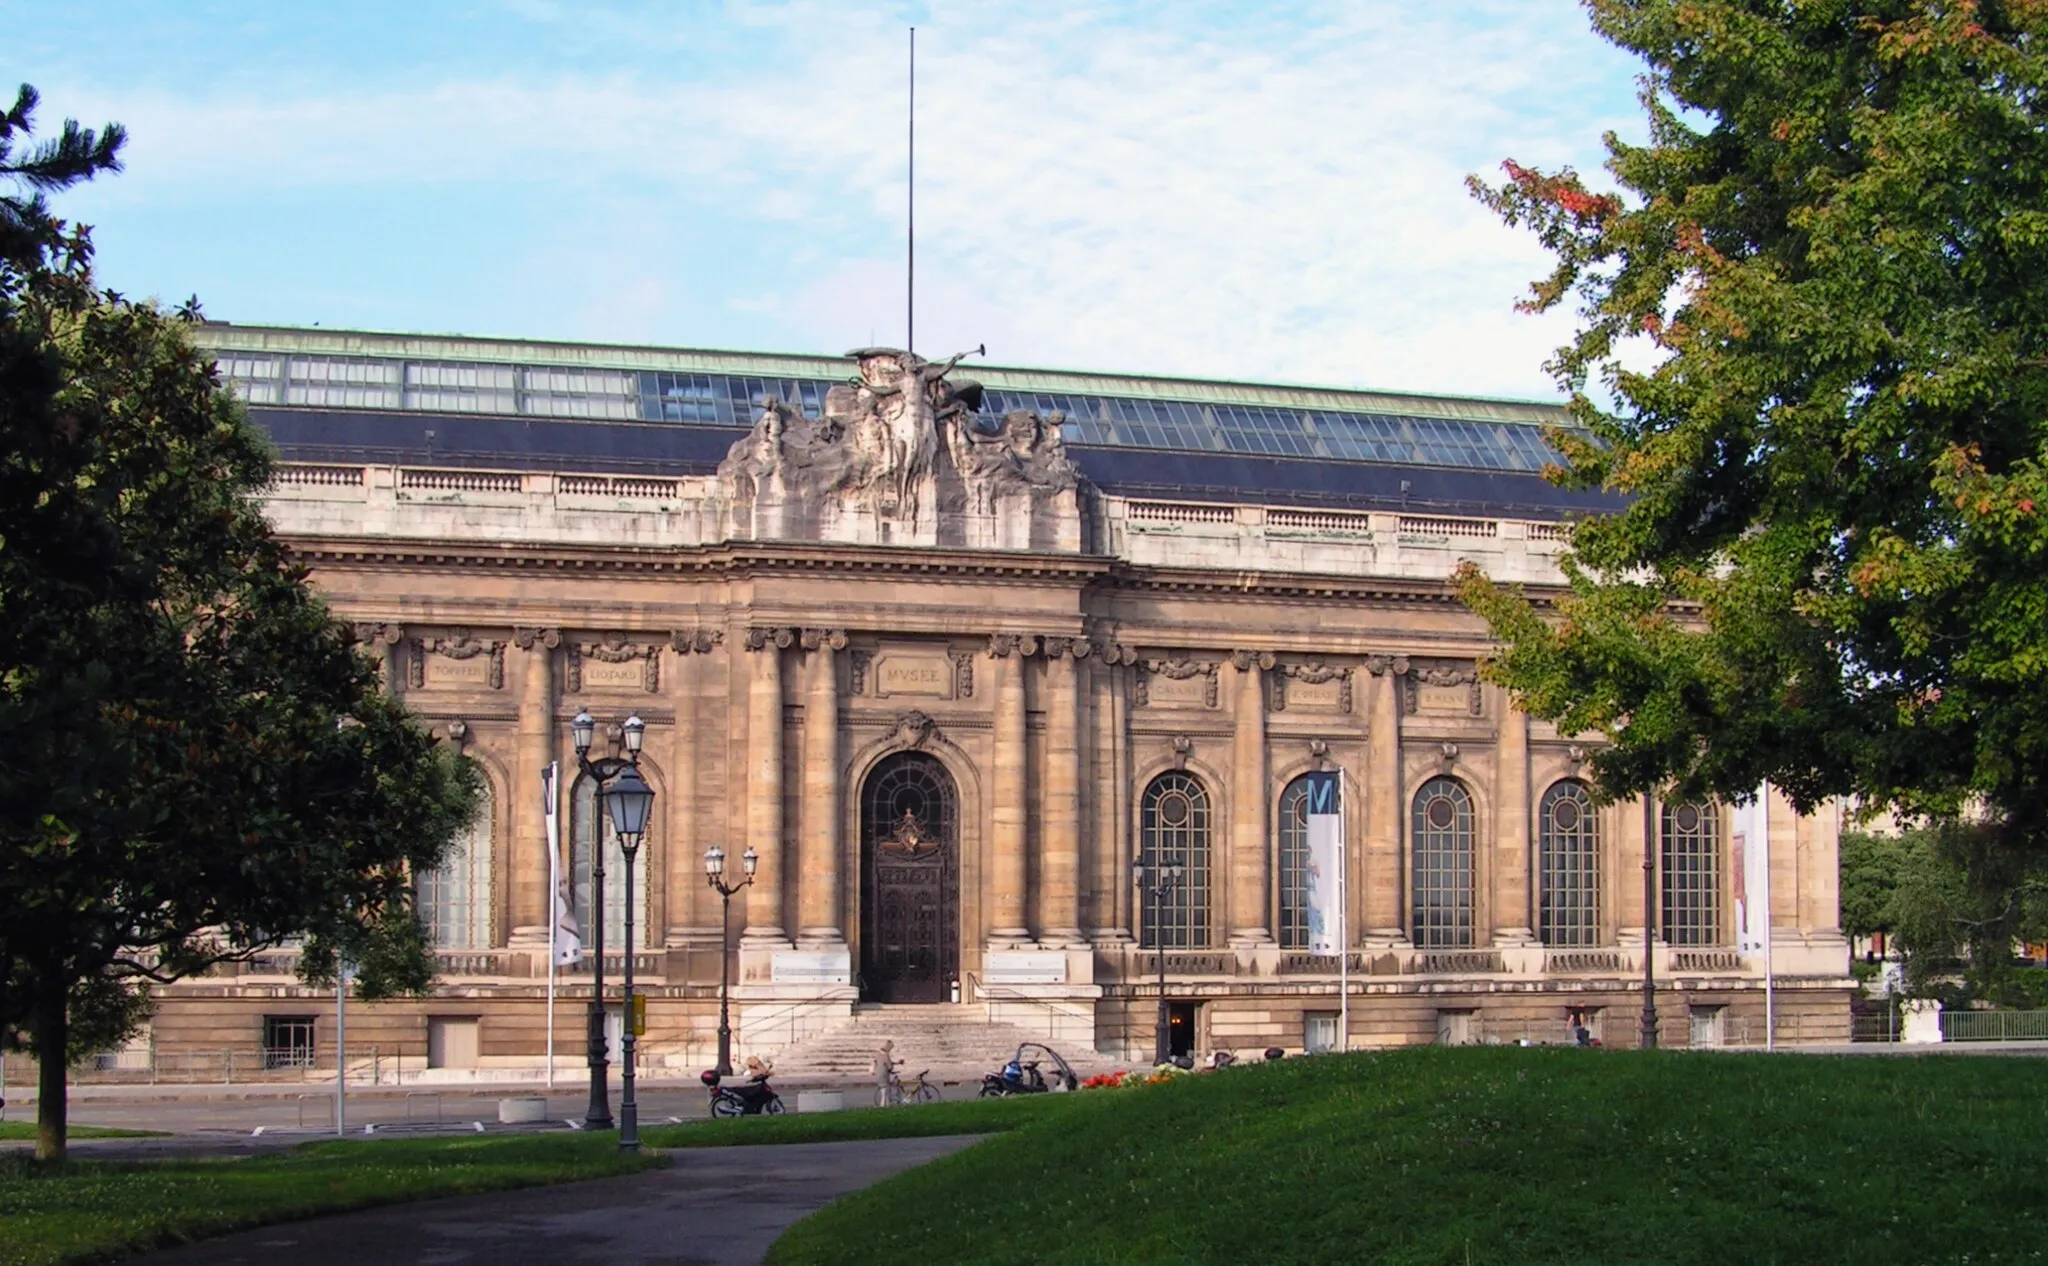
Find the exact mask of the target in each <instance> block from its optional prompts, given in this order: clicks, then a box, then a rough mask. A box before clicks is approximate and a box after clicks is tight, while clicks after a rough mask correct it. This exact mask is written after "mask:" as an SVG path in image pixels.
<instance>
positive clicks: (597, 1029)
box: [569, 711, 654, 1152]
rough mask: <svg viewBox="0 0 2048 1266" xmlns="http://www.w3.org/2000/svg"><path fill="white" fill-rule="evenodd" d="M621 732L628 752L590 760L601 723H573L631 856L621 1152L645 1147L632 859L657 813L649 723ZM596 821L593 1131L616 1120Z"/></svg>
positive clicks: (586, 717) (587, 1120) (581, 752)
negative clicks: (643, 755) (637, 1071)
mask: <svg viewBox="0 0 2048 1266" xmlns="http://www.w3.org/2000/svg"><path fill="white" fill-rule="evenodd" d="M619 729H620V732H621V734H622V735H623V736H624V738H625V746H626V754H625V756H624V757H617V756H601V757H599V758H597V759H596V760H592V759H591V758H590V741H591V739H592V738H593V737H594V736H595V735H596V733H597V722H596V721H595V720H594V719H592V717H591V715H590V713H589V712H588V711H580V712H578V713H577V714H576V719H575V720H573V721H571V722H570V723H569V733H570V736H571V737H572V738H573V739H574V740H575V743H576V763H577V764H578V765H580V766H582V768H583V773H584V775H585V776H586V777H588V778H589V779H590V780H591V781H592V782H594V783H596V784H597V787H598V798H599V799H600V800H602V801H603V802H604V813H605V816H606V817H608V818H609V819H610V820H611V824H612V832H613V833H614V834H615V835H617V836H618V837H619V851H620V852H621V853H623V854H624V855H625V859H626V894H625V895H626V944H625V951H626V953H625V959H626V1007H625V1012H624V1014H623V1015H622V1017H621V1020H622V1023H621V1024H620V1026H619V1029H620V1033H619V1060H620V1068H619V1083H620V1092H619V1149H620V1150H621V1151H628V1152H631V1151H638V1150H639V1148H640V1106H639V1102H638V1101H637V1100H636V1099H635V1098H634V1097H633V1046H634V1033H633V1020H634V1016H633V859H634V857H635V856H637V855H638V854H639V852H640V841H641V840H643V839H645V838H646V835H647V819H648V817H649V816H650V815H651V814H652V813H653V811H654V788H652V787H650V786H648V785H647V783H646V780H644V779H642V778H641V777H640V768H639V766H640V748H641V745H642V744H643V743H645V742H646V739H647V725H646V723H645V722H643V721H642V720H641V719H640V718H639V717H638V716H629V717H627V718H626V722H625V724H624V725H622V726H620V727H619ZM591 826H592V827H593V835H594V837H595V838H593V839H592V840H591V848H590V906H591V913H590V922H591V925H592V926H591V931H592V940H591V948H592V953H591V963H592V971H593V973H594V976H595V980H594V983H593V987H592V989H591V994H590V1015H589V1053H590V1108H589V1110H588V1111H587V1112H585V1113H584V1116H583V1123H584V1124H585V1125H587V1126H589V1127H590V1128H592V1129H599V1130H608V1129H610V1128H611V1125H612V1107H611V1095H610V1093H609V1091H608V1090H607V1088H606V1086H605V1066H606V1063H607V1061H606V1059H605V1047H606V1042H605V1033H604V1028H605V1025H604V831H603V829H602V827H601V825H600V824H599V823H595V822H593V823H592V824H591Z"/></svg>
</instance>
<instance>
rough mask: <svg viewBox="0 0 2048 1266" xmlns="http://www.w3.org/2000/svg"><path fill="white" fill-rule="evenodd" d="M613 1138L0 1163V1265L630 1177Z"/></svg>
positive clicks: (646, 1162)
mask: <svg viewBox="0 0 2048 1266" xmlns="http://www.w3.org/2000/svg"><path fill="white" fill-rule="evenodd" d="M663 1163H665V1162H664V1160H663V1159H662V1158H661V1157H659V1156H658V1155H656V1156H649V1157H645V1158H642V1159H632V1158H625V1157H622V1156H620V1154H619V1150H618V1143H617V1140H615V1139H614V1138H613V1137H612V1136H610V1135H598V1136H591V1137H577V1136H573V1135H568V1136H565V1135H541V1136H531V1135H529V1136H522V1137H514V1138H505V1137H498V1138H455V1139H402V1140H398V1139H394V1140H384V1141H376V1142H368V1141H366V1142H361V1143H356V1142H328V1143H309V1144H306V1145H304V1146H302V1147H296V1148H293V1149H292V1150H291V1151H289V1152H284V1153H281V1154H278V1155H274V1156H261V1157H256V1158H253V1159H242V1160H224V1161H155V1162H148V1163H136V1164H119V1163H108V1162H97V1161H74V1162H72V1163H71V1164H69V1165H66V1166H63V1167H61V1168H46V1167H40V1166H36V1165H34V1164H33V1163H30V1162H28V1161H26V1160H25V1159H24V1158H21V1157H14V1158H0V1266H30V1264H34V1266H42V1264H44V1263H56V1262H67V1261H80V1260H98V1259H101V1258H104V1257H107V1256H111V1255H114V1254H116V1253H120V1252H133V1251H137V1250H140V1249H145V1248H150V1247H154V1246H158V1245H163V1244H171V1243H177V1242H180V1241H185V1240H194V1239H200V1238H203V1237H205V1236H209V1235H218V1234H221V1233H222V1232H225V1231H231V1230H235V1229H237V1228H241V1227H249V1226H259V1225H262V1224H264V1223H268V1222H281V1221H284V1220H286V1219H290V1218H303V1217H310V1216H312V1215H314V1214H318V1213H333V1212H337V1211H339V1210H343V1209H360V1208H366V1207H368V1206H371V1205H378V1204H392V1203H395V1202H398V1201H403V1200H426V1199H431V1198H433V1197H435V1196H455V1195H468V1194H470V1193H473V1192H480V1191H496V1190H501V1189H504V1188H508V1187H531V1186H537V1185H540V1184H543V1183H557V1182H570V1181H573V1180H576V1179H581V1178H599V1177H603V1176H606V1175H610V1174H622V1173H630V1172H633V1171H634V1170H637V1169H643V1168H647V1167H649V1166H652V1165H659V1164H663Z"/></svg>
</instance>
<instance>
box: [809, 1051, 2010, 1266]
mask: <svg viewBox="0 0 2048 1266" xmlns="http://www.w3.org/2000/svg"><path fill="white" fill-rule="evenodd" d="M1061 1098H1063V1099H1065V1098H1067V1097H1066V1096H1062V1097H1061ZM924 1110H925V1109H914V1111H924ZM847 1115H849V1116H852V1115H855V1114H847ZM2044 1256H2048V1063H2044V1062H2043V1061H2040V1060H2035V1059H1959V1058H1919V1059H1906V1058H1891V1059H1879V1058H1853V1057H1837V1058H1826V1057H1814V1056H1764V1055H1737V1054H1711V1053H1704V1052H1702V1053H1678V1052H1672V1053H1663V1054H1657V1053H1650V1054H1639V1053H1635V1052H1624V1051H1598V1050H1592V1051H1587V1050H1557V1049H1521V1048H1476V1049H1443V1048H1423V1049H1417V1050H1408V1051H1398V1052H1389V1053H1384V1054H1361V1055H1351V1056H1325V1057H1320V1058H1316V1059H1303V1060H1288V1061H1286V1062H1284V1063H1281V1064H1277V1065H1267V1066H1255V1067H1246V1068H1238V1069H1231V1070H1228V1071H1225V1072H1221V1073H1215V1074H1209V1075H1204V1076H1197V1077H1188V1078H1183V1079H1180V1080H1178V1081H1175V1082H1174V1083H1172V1084H1169V1085H1164V1086H1149V1087H1144V1088H1141V1089H1135V1090H1113V1091H1090V1092H1084V1093H1083V1094H1080V1095H1076V1096H1072V1097H1071V1101H1070V1102H1068V1103H1064V1104H1060V1105H1059V1106H1057V1107H1055V1108H1054V1109H1053V1110H1052V1111H1049V1112H1045V1113H1044V1114H1043V1115H1042V1116H1040V1117H1039V1118H1037V1119H1032V1120H1026V1121H1022V1122H1018V1123H1016V1128H1014V1129H1012V1130H1010V1131H1009V1132H1008V1133H1006V1134H1004V1135H1003V1136H1001V1137H999V1138H994V1139H991V1140H989V1141H987V1142H985V1143H983V1144H981V1145H979V1146H977V1147H973V1148H969V1149H968V1150H966V1151H964V1152H960V1153H958V1154H955V1155H953V1156H949V1157H947V1158H945V1159H943V1160H940V1161H937V1162H934V1163H932V1164H930V1165H927V1166H924V1167H922V1168H919V1169H916V1170H912V1171H910V1172H908V1173H905V1174H902V1175H899V1176H898V1177H896V1178H893V1179H890V1180H888V1181H886V1182H884V1183H881V1184H879V1185H877V1186H875V1187H871V1188H869V1189H867V1190H866V1191H863V1192H858V1193H855V1194H854V1195H851V1196H848V1197H846V1198H844V1199H842V1200H839V1201H837V1202H835V1203H834V1204H832V1205H831V1206H829V1207H827V1208H826V1209H824V1210H822V1211H821V1212H819V1213H818V1214H816V1215H814V1216H812V1217H810V1218H808V1219H806V1220H805V1221H803V1222H801V1223H798V1224H797V1225H796V1226H795V1227H793V1228H791V1229H790V1231H789V1232H788V1233H787V1234H785V1235H784V1236H783V1238H782V1239H781V1240H780V1241H779V1242H778V1243H777V1244H776V1246H775V1248H774V1251H773V1252H772V1254H771V1255H770V1258H769V1260H770V1261H771V1262H775V1263H781V1264H783V1266H789V1264H793V1263H831V1262H877V1261H922V1262H948V1263H954V1262H972V1263H998V1262H1018V1263H1024V1262H1062V1263H1112V1262H1114V1263H1140V1262H1196V1263H1199V1262H1219V1263H1220V1262H1247V1261H1251V1262H1258V1263H1261V1266H1267V1264H1269V1263H1285V1262H1340V1261H1342V1262H1349V1261H1369V1262H1391V1263H1425V1262H1426V1263H1453V1264H1462V1263H1467V1262H1473V1263H1508V1262H1532V1261H1533V1262H1544V1261H1558V1262H1572V1263H1585V1262H1621V1261H1658V1262H1701V1263H1709V1262H1711V1263H1717V1264H1719V1263H1727V1262H1744V1263H1749V1262H1785V1263H1806V1262H1855V1263H1872V1262H1923V1261H1959V1260H1969V1261H1972V1262H2003V1261H2020V1260H2026V1261H2033V1260H2039V1259H2040V1258H2042V1257H2044Z"/></svg>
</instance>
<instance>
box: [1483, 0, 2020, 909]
mask: <svg viewBox="0 0 2048 1266" xmlns="http://www.w3.org/2000/svg"><path fill="white" fill-rule="evenodd" d="M1587 7H1588V9H1589V11H1590V13H1591V16H1592V21H1593V25H1594V27H1595V29H1596V30H1597V31H1598V32H1599V33H1600V34H1601V35H1603V36H1605V37H1606V38H1607V39H1609V40H1611V41H1613V42H1614V43H1615V44H1617V45H1619V46H1620V47H1622V48H1625V49H1628V50H1630V51H1631V52H1633V53H1635V54H1637V55H1639V56H1640V57H1641V58H1642V59H1643V62H1644V64H1645V68H1646V69H1645V73H1644V76H1643V79H1642V85H1643V90H1642V100H1643V103H1644V106H1645V108H1646V110H1647V112H1648V119H1649V133H1648V140H1647V142H1646V143H1643V144H1633V143H1629V142H1626V141H1623V140H1622V139H1620V138H1618V137H1616V136H1613V135H1609V136H1608V137H1607V138H1606V145H1607V152H1608V161H1607V170H1608V173H1609V175H1610V176H1611V177H1612V180H1613V184H1614V188H1612V189H1611V190H1594V189H1589V188H1588V187H1587V186H1586V184H1585V183H1584V182H1583V181H1582V180H1581V178H1580V177H1579V175H1578V174H1577V173H1575V172H1573V171H1571V170H1569V169H1565V170H1560V171H1555V172H1544V171H1536V170H1532V169H1529V168H1525V167H1522V166H1519V165H1516V164H1514V163H1512V162H1510V163H1508V164H1507V165H1506V168H1505V170H1506V176H1507V178H1506V180H1505V181H1504V182H1502V183H1500V184H1498V185H1488V184H1485V183H1483V182H1480V181H1477V180H1476V179H1475V180H1474V181H1473V189H1474V191H1475V193H1476V195H1477V196H1478V197H1479V198H1480V199H1481V200H1483V201H1484V202H1485V203H1486V204H1487V205H1489V206H1490V207H1492V208H1493V209H1494V210H1495V211H1497V212H1498V213H1499V214H1500V215H1501V216H1502V217H1503V219H1505V220H1506V221H1507V223H1509V224H1511V225H1519V226H1525V227H1527V228H1529V229H1531V230H1533V231H1534V232H1535V233H1536V234H1537V235H1538V237H1539V238H1540V239H1541V241H1542V242H1543V244H1544V245H1545V246H1546V247H1547V248H1548V250H1549V251H1550V253H1551V254H1552V255H1553V256H1554V257H1555V260H1556V267H1555V269H1554V270H1553V271H1552V272H1551V273H1550V275H1549V276H1548V277H1546V278H1544V279H1542V280H1541V281H1539V282H1537V283H1536V284H1535V286H1534V288H1533V292H1532V294H1531V295H1530V297H1529V298H1528V299H1527V300H1525V302H1524V306H1525V307H1527V308H1528V309H1530V310H1535V311H1543V310H1548V309H1553V308H1556V307H1558V306H1560V305H1565V304H1574V305H1576V307H1577V310H1578V312H1579V314H1580V317H1581V320H1580V325H1579V329H1578V332H1577V334H1576V336H1575V337H1574V338H1573V340H1572V341H1571V342H1570V343H1569V344H1568V345H1566V346H1565V347H1563V348H1562V349H1560V351H1559V353H1558V355H1557V357H1556V359H1555V361H1554V362H1553V363H1552V365H1551V366H1550V368H1551V369H1552V371H1553V372H1554V374H1555V376H1556V377H1557V379H1558V381H1559V383H1560V384H1561V385H1562V386H1563V387H1564V388H1565V390H1566V391H1567V392H1568V393H1569V394H1570V397H1571V403H1570V409H1571V413H1572V415H1573V417H1574V418H1575V420H1576V422H1577V423H1579V424H1580V426H1579V428H1578V429H1574V430H1572V431H1570V432H1560V433H1559V435H1558V436H1557V443H1558V445H1559V446H1560V450H1561V452H1562V453H1563V455H1564V461H1563V463H1562V464H1561V466H1560V467H1559V468H1558V469H1557V470H1556V471H1555V472H1554V477H1555V478H1557V479H1559V480H1561V481H1563V482H1566V483H1569V484H1571V485H1574V486H1579V487H1589V488H1604V489H1608V490H1610V491H1613V492H1615V493H1618V494H1620V495H1621V497H1622V498H1623V500H1624V502H1625V505H1624V507H1623V508H1621V509H1619V510H1618V511H1617V512H1615V513H1613V514H1610V515H1605V516H1596V517H1589V518H1587V519H1585V520H1584V521H1582V522H1579V523H1578V524H1576V525H1575V527H1574V530H1573V533H1572V540H1571V553H1570V554H1569V556H1568V558H1567V561H1566V571H1567V575H1568V578H1569V587H1568V589H1567V590H1566V591H1564V592H1563V593H1561V594H1560V595H1559V596H1557V597H1556V599H1555V601H1554V605H1551V606H1546V607H1544V608H1541V609H1539V608H1538V607H1536V606H1533V605H1532V604H1531V603H1530V602H1528V601H1527V600H1526V597H1525V595H1524V594H1522V593H1519V592H1516V591H1514V590H1511V589H1507V588H1503V587H1500V586H1496V585H1495V584H1493V583H1492V582H1491V581H1489V580H1488V579H1487V578H1486V577H1485V576H1483V575H1481V574H1479V573H1478V572H1477V571H1476V570H1474V569H1469V568H1468V569H1467V570H1466V572H1465V573H1464V574H1463V576H1462V578H1461V582H1460V584H1461V593H1462V596H1463V597H1464V598H1465V600H1466V601H1467V602H1468V603H1469V604H1470V605H1471V606H1472V607H1473V608H1474V609H1475V610H1477V611H1478V612H1480V613H1481V614H1482V615H1484V616H1485V618H1486V619H1487V621H1488V622H1489V624H1490V626H1491V628H1492V630H1493V632H1494V634H1495V635H1496V637H1497V638H1498V639H1499V640H1500V642H1501V643H1502V650H1501V652H1500V654H1499V657H1498V659H1497V660H1496V661H1495V662H1494V663H1493V664H1492V665H1491V666H1490V668H1489V673H1490V675H1491V676H1492V677H1493V678H1494V679H1495V680H1497V681H1499V682H1501V683H1503V684H1505V685H1507V686H1509V687H1510V688H1511V689H1512V690H1513V691H1514V692H1515V694H1516V696H1517V697H1518V699H1519V700H1520V701H1521V702H1522V704H1523V706H1524V707H1526V708H1527V709H1528V711H1530V712H1531V713H1533V714H1534V715H1536V716H1539V717H1542V718H1545V719H1547V720H1551V721H1554V722H1555V723H1556V724H1557V725H1558V726H1559V727H1560V729H1562V730H1563V731H1565V732H1567V733H1572V734H1594V735H1599V736H1601V737H1603V738H1604V740H1605V743H1604V744H1603V745H1602V746H1601V747H1600V748H1599V749H1598V750H1597V751H1596V752H1595V754H1594V755H1593V757H1592V764H1593V768H1594V770H1595V772H1596V774H1597V776H1598V778H1599V780H1600V783H1601V786H1602V789H1603V790H1604V791H1605V792H1606V793H1608V794H1610V795H1629V794H1635V793H1639V792H1642V791H1645V790H1650V789H1665V788H1670V789H1672V790H1673V791H1674V794H1677V795H1680V796H1687V797H1691V796H1698V795H1703V794H1717V795H1720V796H1723V797H1729V798H1736V799H1741V798H1745V797H1747V796H1748V795H1749V794H1751V793H1753V792H1754V790H1755V788H1756V787H1757V786H1758V785H1759V784H1760V783H1762V782H1764V781H1766V780H1768V781H1770V782H1772V783H1774V784H1776V785H1777V786H1779V787H1781V788H1783V789H1784V790H1785V791H1786V792H1787V793H1788V794H1789V795H1790V796H1791V798H1792V800H1793V801H1794V803H1795V804H1797V805H1799V806H1800V807H1802V808H1804V807H1809V806H1812V805H1813V804H1815V803H1816V802H1817V801H1820V800H1822V799H1823V798H1826V797H1832V796H1854V797H1858V798H1859V799H1860V800H1861V802H1862V803H1864V804H1866V805H1871V806H1879V807H1890V808H1893V809H1895V810H1897V811H1898V812H1899V813H1901V814H1902V815H1904V816H1905V817H1906V818H1908V819H1909V820H1911V819H1922V820H1929V821H1935V822H1953V821H1957V820H1963V819H1967V820H1970V821H1974V822H1977V823H1979V824H1980V828H1981V829H1980V831H1979V833H1978V836H1979V839H1980V840H1981V843H1982V847H1979V848H1975V849H1974V850H1973V851H1972V856H1973V857H1975V858H1976V859H1977V862H1978V864H1979V868H1980V870H1981V869H1982V866H1983V865H1984V864H1986V863H1987V862H1988V859H1990V858H1992V857H1994V856H1998V855H2001V854H2006V855H2014V856H2020V857H2027V856H2040V855H2042V853H2043V845H2044V844H2048V782H2044V773H2048V566H2044V562H2048V553H2044V547H2048V461H2044V457H2048V453H2044V446H2048V92H2044V88H2048V3H2044V2H2043V0H1802V2H1800V3H1784V2H1782V0H1588V6H1587Z"/></svg>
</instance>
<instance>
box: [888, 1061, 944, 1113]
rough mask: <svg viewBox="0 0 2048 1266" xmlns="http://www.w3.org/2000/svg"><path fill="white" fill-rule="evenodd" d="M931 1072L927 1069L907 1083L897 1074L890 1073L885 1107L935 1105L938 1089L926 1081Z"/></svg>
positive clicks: (937, 1099) (937, 1098)
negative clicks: (907, 1104) (911, 1104)
mask: <svg viewBox="0 0 2048 1266" xmlns="http://www.w3.org/2000/svg"><path fill="white" fill-rule="evenodd" d="M931 1071H932V1070H931V1069H929V1068H927V1069H925V1070H924V1071H923V1072H920V1073H919V1074H918V1075H917V1076H915V1077H912V1078H911V1079H910V1080H908V1081H905V1080H904V1079H903V1078H902V1077H901V1076H900V1075H898V1074H897V1073H895V1072H891V1073H890V1074H889V1091H888V1104H887V1106H889V1107H895V1106H896V1105H898V1104H905V1103H937V1102H938V1101H939V1088H938V1086H936V1085H934V1084H933V1083H932V1082H931V1081H929V1080H927V1078H929V1077H930V1076H931Z"/></svg>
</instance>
